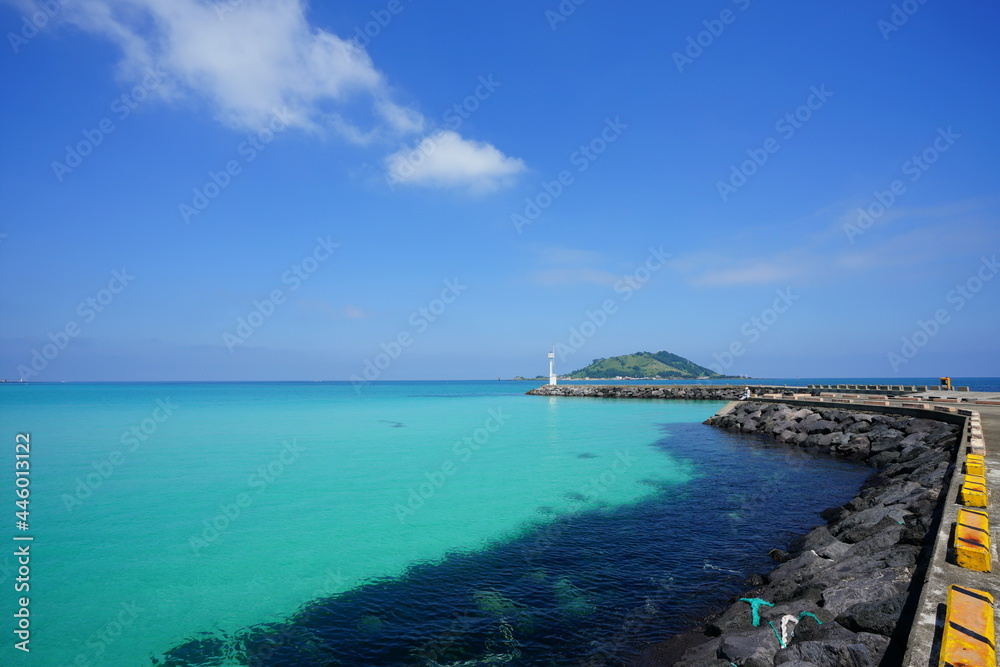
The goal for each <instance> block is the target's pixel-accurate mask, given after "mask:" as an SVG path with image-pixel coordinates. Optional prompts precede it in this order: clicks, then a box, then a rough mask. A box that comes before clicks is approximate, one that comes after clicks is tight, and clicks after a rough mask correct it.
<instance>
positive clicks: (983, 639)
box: [938, 585, 997, 667]
mask: <svg viewBox="0 0 1000 667" xmlns="http://www.w3.org/2000/svg"><path fill="white" fill-rule="evenodd" d="M996 659H997V658H996V628H995V623H994V620H993V596H992V595H990V594H989V593H987V592H986V591H980V590H976V589H974V588H966V587H964V586H954V585H953V586H949V587H948V607H947V610H946V611H945V617H944V634H943V635H942V637H941V655H940V661H939V662H938V665H939V667H946V666H948V665H950V666H952V667H974V666H976V667H986V666H987V665H989V666H990V667H993V666H994V665H996Z"/></svg>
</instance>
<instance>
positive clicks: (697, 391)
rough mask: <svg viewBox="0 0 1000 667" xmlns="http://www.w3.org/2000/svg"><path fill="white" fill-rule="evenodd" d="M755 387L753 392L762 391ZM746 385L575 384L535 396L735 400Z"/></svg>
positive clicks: (547, 389)
mask: <svg viewBox="0 0 1000 667" xmlns="http://www.w3.org/2000/svg"><path fill="white" fill-rule="evenodd" d="M762 389H763V388H761V387H754V388H753V389H752V390H751V391H761V390H762ZM744 390H745V389H744V387H742V386H740V387H735V386H733V387H730V386H711V385H706V386H703V387H699V386H691V385H677V386H672V385H620V384H573V385H565V384H563V385H551V384H547V385H543V386H541V387H538V388H536V389H532V390H531V391H529V392H528V394H530V395H532V396H581V397H590V398H662V399H674V400H694V401H733V400H736V399H738V398H741V397H742V396H743V392H744Z"/></svg>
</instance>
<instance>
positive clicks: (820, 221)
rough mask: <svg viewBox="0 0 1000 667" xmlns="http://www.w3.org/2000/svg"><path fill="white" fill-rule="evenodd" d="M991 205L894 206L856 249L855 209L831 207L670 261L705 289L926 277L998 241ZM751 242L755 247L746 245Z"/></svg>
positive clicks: (968, 203)
mask: <svg viewBox="0 0 1000 667" xmlns="http://www.w3.org/2000/svg"><path fill="white" fill-rule="evenodd" d="M992 204H993V203H991V202H987V201H962V202H955V203H952V204H948V205H942V206H934V207H910V208H903V207H899V208H897V209H891V211H890V212H888V213H887V214H886V215H884V216H883V217H882V218H881V219H880V220H879V225H878V227H877V228H876V227H874V226H873V227H872V228H871V233H868V234H865V235H864V236H862V237H860V238H858V239H857V240H856V242H855V243H853V244H852V243H850V240H849V239H848V237H847V236H846V235H845V234H844V232H843V229H842V226H843V224H844V223H845V221H853V218H852V217H851V216H852V215H854V216H855V217H856V213H852V212H853V211H856V209H857V207H856V206H848V205H843V204H841V205H835V206H829V207H825V208H824V209H823V210H821V211H817V212H816V213H814V214H810V215H808V216H805V217H804V218H802V219H799V220H796V221H794V224H776V225H773V226H772V227H770V228H769V229H766V230H765V229H761V230H757V231H755V232H754V233H752V234H748V235H744V236H742V237H741V238H740V239H739V240H734V241H732V242H731V243H730V244H728V245H723V244H720V245H719V246H718V247H715V248H713V249H712V250H711V251H698V252H689V253H684V254H679V255H677V256H676V257H675V258H674V261H673V262H671V264H672V266H673V268H674V269H675V270H677V271H678V272H680V273H681V274H682V275H684V276H685V280H686V281H687V283H688V284H690V285H694V286H699V287H728V286H738V285H780V284H786V283H788V282H789V281H795V282H798V283H803V282H826V281H829V280H835V279H843V278H844V277H845V276H848V275H862V274H865V273H871V272H876V271H890V270H891V271H896V272H898V271H901V270H906V269H916V268H920V270H921V271H922V272H924V273H926V271H927V270H928V267H934V266H940V265H942V264H943V263H947V262H949V261H951V260H954V259H959V258H965V257H968V256H971V255H975V254H977V253H980V252H982V250H983V249H982V246H981V244H982V243H983V242H987V243H990V244H995V243H997V241H1000V232H998V229H1000V226H998V225H997V215H996V213H995V210H988V209H990V208H991V206H992ZM889 213H891V215H890V214H889ZM806 223H808V224H806ZM803 229H804V230H805V231H802V230H803ZM748 238H753V239H755V240H756V243H754V245H752V246H750V245H748V244H747V239H748ZM732 246H738V247H735V248H734V247H732ZM990 247H991V248H992V247H995V246H994V245H991V246H990Z"/></svg>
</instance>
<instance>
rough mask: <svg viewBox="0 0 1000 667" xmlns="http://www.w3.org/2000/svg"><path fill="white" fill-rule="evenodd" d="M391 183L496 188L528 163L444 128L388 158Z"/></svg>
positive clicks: (387, 163) (489, 145)
mask: <svg viewBox="0 0 1000 667" xmlns="http://www.w3.org/2000/svg"><path fill="white" fill-rule="evenodd" d="M385 167H386V173H387V175H388V180H389V182H390V183H391V184H395V183H405V184H412V185H425V186H445V187H455V186H458V187H468V188H470V189H471V190H474V191H490V190H495V189H497V188H498V187H500V186H502V185H506V184H508V183H510V182H511V181H512V179H513V177H514V176H516V175H517V174H519V173H520V172H522V171H524V169H525V166H524V162H523V161H522V160H520V159H518V158H512V157H508V156H506V155H504V154H503V153H502V152H500V151H499V150H497V148H496V147H494V146H493V145H492V144H488V143H485V142H479V141H470V140H468V139H463V138H462V137H461V136H460V135H459V134H457V133H456V132H452V131H451V130H440V131H438V132H436V133H434V134H433V135H431V136H428V137H425V138H424V139H422V140H421V141H420V142H419V143H418V144H417V145H416V146H415V147H413V148H402V149H400V150H399V151H397V152H395V153H393V154H392V155H390V156H389V157H387V158H386V160H385Z"/></svg>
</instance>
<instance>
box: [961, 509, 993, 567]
mask: <svg viewBox="0 0 1000 667" xmlns="http://www.w3.org/2000/svg"><path fill="white" fill-rule="evenodd" d="M953 546H954V549H955V562H956V563H957V564H958V565H960V566H962V567H964V568H966V569H968V570H975V571H977V572H989V571H990V519H989V515H988V514H987V513H986V512H984V511H983V510H976V509H968V508H964V507H963V508H962V509H960V510H958V520H957V521H956V522H955V542H954V544H953Z"/></svg>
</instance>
